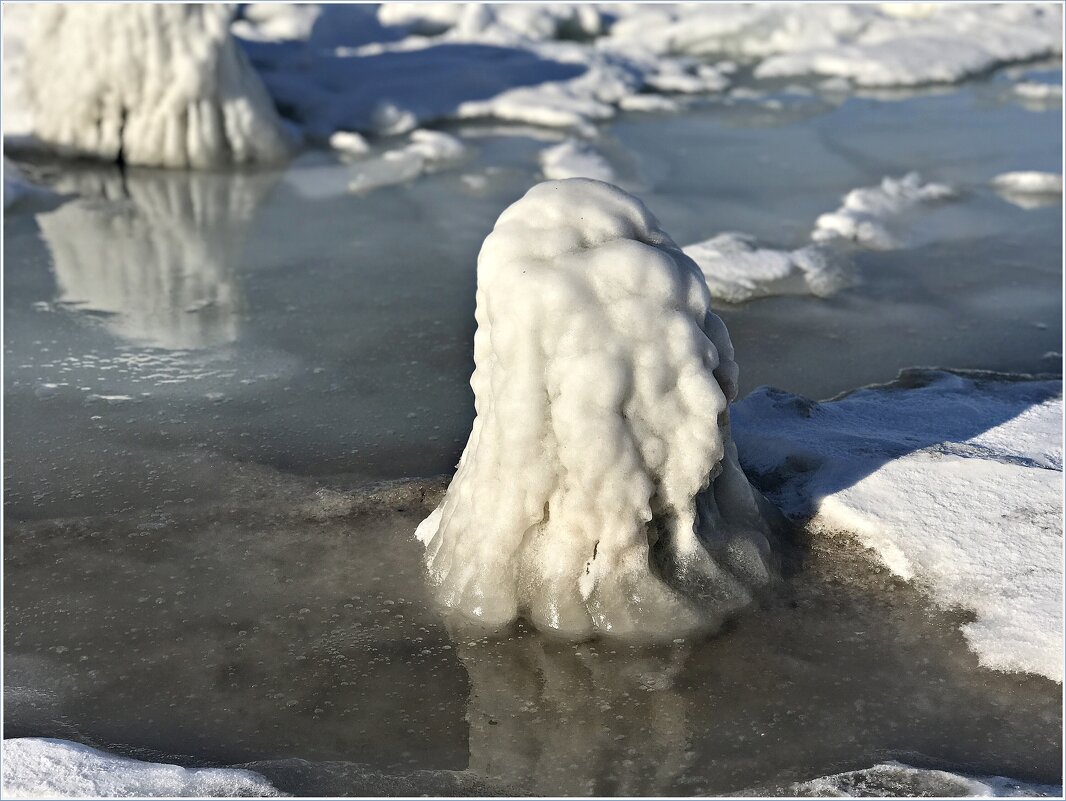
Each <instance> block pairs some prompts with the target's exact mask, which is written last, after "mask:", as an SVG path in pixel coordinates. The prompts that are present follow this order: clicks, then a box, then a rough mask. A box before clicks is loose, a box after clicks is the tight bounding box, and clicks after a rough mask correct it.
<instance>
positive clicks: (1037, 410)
mask: <svg viewBox="0 0 1066 801" xmlns="http://www.w3.org/2000/svg"><path fill="white" fill-rule="evenodd" d="M1061 388H1062V384H1061V381H1034V380H1028V381H1025V380H994V379H993V378H988V377H980V376H978V377H966V376H961V375H955V374H950V373H944V372H937V371H912V372H909V373H905V374H904V376H903V378H902V379H901V380H900V381H899V382H897V383H895V384H889V385H885V386H881V387H871V388H867V389H862V390H859V391H857V392H853V393H851V394H849V395H847V396H845V397H843V398H841V399H839V400H835V401H830V402H824V403H815V402H813V401H809V400H807V399H805V398H801V397H798V396H794V395H789V394H787V393H783V392H780V391H777V390H773V389H769V388H763V389H759V390H756V391H755V392H753V393H752V394H751V395H749V396H748V397H747V398H745V399H744V400H743V401H742V402H741V403H739V404H737V405H735V406H734V434H735V437H736V441H737V444H738V446H739V448H740V452H741V454H742V456H743V459H742V461H743V464H744V467H745V470H747V471H748V474H749V475H759V476H763V477H764V478H766V480H767V481H769V482H770V483H772V484H773V485H774V489H773V490H772V491H770V492H769V496H770V497H771V499H772V500H774V501H775V502H776V503H777V504H778V505H779V506H780V507H781V508H782V509H783V510H784V511H785V512H786V513H787V514H789V515H790V516H792V517H795V518H798V519H812V520H813V521H814V523H815V524H816V525H822V526H825V527H828V528H831V529H835V530H843V531H848V532H851V533H852V534H853V535H854V536H855V537H856V538H857V539H858V540H859V542H861V543H862V544H863V545H864V546H866V547H868V548H870V549H872V550H873V551H874V552H875V553H876V554H877V555H878V556H879V557H880V559H881V560H882V561H883V562H884V564H885V565H887V566H888V567H889V568H890V569H891V570H892V571H893V572H894V573H896V574H897V575H899V576H901V577H902V578H904V579H908V580H914V581H916V582H918V583H919V584H921V585H922V586H923V587H925V588H926V589H927V590H928V591H929V593H930V594H931V596H932V598H933V599H934V601H935V602H936V603H937V604H939V605H940V606H942V607H943V608H946V609H950V608H955V607H961V608H964V609H968V610H971V611H972V612H973V613H974V614H975V618H976V619H975V620H974V621H973V622H971V623H966V624H965V625H963V626H962V631H963V634H964V635H965V637H966V639H967V641H968V643H969V644H970V646H971V648H972V649H973V650H974V651H975V652H976V654H977V656H978V659H979V661H980V663H981V664H982V665H985V666H987V667H990V668H993V669H997V670H1003V671H1024V672H1031V673H1037V674H1040V675H1043V676H1047V677H1048V678H1051V679H1053V680H1055V681H1059V682H1061V681H1062V673H1063V613H1062V604H1063V595H1062V592H1063V570H1062V555H1063V551H1062V547H1063V531H1062V513H1063V503H1062V480H1063V476H1062V434H1061V425H1062V419H1063V404H1062V398H1061Z"/></svg>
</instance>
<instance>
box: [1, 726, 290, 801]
mask: <svg viewBox="0 0 1066 801" xmlns="http://www.w3.org/2000/svg"><path fill="white" fill-rule="evenodd" d="M0 762H2V767H3V782H2V784H3V795H4V798H171V797H178V798H205V797H206V798H218V797H232V796H242V797H256V798H263V797H277V796H280V795H282V793H281V792H279V791H278V790H277V789H276V788H275V787H274V786H273V785H272V784H271V783H270V782H268V781H267V780H266V779H265V778H264V777H262V776H260V775H259V774H258V773H253V772H252V771H250V770H238V769H235V768H199V769H194V768H182V767H179V766H178V765H166V764H160V763H157V762H141V761H140V760H136V759H127V758H124V757H119V756H115V755H113V754H108V753H106V752H104V751H98V750H96V749H95V748H89V747H88V746H85V745H81V744H80V743H73V742H69V741H67V740H52V739H43V738H36V737H22V738H17V739H9V740H4V741H3V750H2V760H0Z"/></svg>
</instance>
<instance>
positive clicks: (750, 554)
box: [417, 178, 771, 638]
mask: <svg viewBox="0 0 1066 801" xmlns="http://www.w3.org/2000/svg"><path fill="white" fill-rule="evenodd" d="M476 319H477V333H476V334H475V337H474V362H475V369H474V373H473V376H472V378H471V386H472V387H473V390H474V404H475V409H476V412H477V416H476V419H475V420H474V424H473V430H472V431H471V433H470V439H469V441H468V442H467V444H466V448H465V449H464V451H463V455H462V458H461V459H460V461H459V465H458V469H457V472H456V474H455V476H454V478H453V479H452V482H451V484H450V486H449V488H448V491H447V494H446V495H445V498H444V500H443V501H442V502H441V504H440V506H438V508H437V509H436V510H435V511H434V512H433V513H432V514H431V515H430V516H429V517H428V518H426V520H424V521H423V522H422V524H421V525H420V526H419V527H418V531H417V536H418V538H419V539H420V540H421V541H422V542H423V543H425V545H426V563H427V567H428V572H429V577H430V580H431V582H432V583H433V584H434V585H435V586H436V590H437V593H438V597H439V600H440V602H441V603H442V604H443V606H444V607H446V608H447V609H448V610H450V611H451V612H452V613H454V617H455V618H456V619H459V620H465V621H476V622H477V623H479V624H481V625H484V626H486V627H489V628H499V627H502V626H505V625H507V624H508V623H510V622H512V621H514V620H515V619H516V618H518V617H523V618H525V619H527V620H528V621H529V622H531V623H532V624H533V625H535V626H536V627H538V628H540V629H544V630H551V631H556V632H559V633H562V634H565V635H567V636H575V637H582V636H590V635H594V634H607V635H620V636H636V637H652V638H659V637H673V636H677V635H678V634H683V633H685V632H689V631H693V630H696V629H706V628H714V627H715V626H717V625H718V624H720V623H721V621H722V620H723V619H724V618H725V617H727V616H728V615H730V614H731V613H734V612H736V611H737V610H739V609H740V608H742V607H744V606H746V605H747V604H748V603H750V601H751V600H752V598H753V593H754V592H755V591H756V590H758V589H759V588H760V587H762V586H764V585H766V584H767V583H768V581H769V580H770V576H771V551H770V546H769V540H768V536H769V533H770V523H769V520H770V514H771V512H770V511H769V507H768V505H767V503H766V501H765V500H763V499H762V497H761V496H760V495H759V494H758V493H757V492H756V491H755V490H754V489H753V488H752V487H751V486H750V485H749V484H748V481H747V479H746V478H745V476H744V474H743V472H741V469H740V466H739V464H738V461H737V453H736V447H735V446H734V444H733V440H732V437H731V435H730V428H729V403H730V402H731V401H732V400H733V399H734V397H735V395H736V387H737V365H736V363H735V361H734V358H733V346H732V344H731V342H730V340H729V334H728V332H727V331H726V328H725V325H724V324H723V323H722V321H721V319H720V318H719V317H718V316H717V315H715V314H714V313H713V312H712V311H711V309H710V293H709V292H708V289H707V284H706V282H705V280H704V278H703V275H702V273H701V272H700V270H699V268H698V267H697V266H696V264H695V262H693V261H692V259H690V258H689V257H688V256H686V255H685V254H684V253H683V252H682V251H681V249H680V248H679V247H678V246H677V245H676V244H675V243H674V242H673V240H671V239H670V237H669V236H668V235H667V234H666V233H665V232H664V231H663V230H662V229H661V228H660V227H659V224H658V222H657V221H656V219H655V217H654V216H652V214H651V213H650V212H649V211H648V210H647V209H646V208H645V206H644V205H643V203H641V202H640V200H638V199H637V198H635V197H633V196H632V195H629V194H627V193H626V192H624V191H622V190H620V189H618V188H617V187H614V186H611V185H610V184H606V183H602V182H600V181H594V180H589V179H583V178H574V179H569V180H563V181H549V182H545V183H541V184H539V185H537V186H534V187H533V188H532V189H530V190H529V191H528V192H527V193H526V195H525V196H524V197H523V198H521V199H520V200H518V201H517V202H516V203H514V204H513V205H511V206H510V207H509V208H508V209H506V210H505V211H504V212H503V214H501V215H500V218H499V220H497V222H496V226H495V228H494V229H493V231H492V233H491V234H490V235H489V236H488V238H487V239H486V240H485V242H484V244H483V246H482V249H481V253H480V255H479V257H478V268H477V310H476Z"/></svg>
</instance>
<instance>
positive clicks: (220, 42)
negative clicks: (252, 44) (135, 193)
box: [5, 3, 289, 168]
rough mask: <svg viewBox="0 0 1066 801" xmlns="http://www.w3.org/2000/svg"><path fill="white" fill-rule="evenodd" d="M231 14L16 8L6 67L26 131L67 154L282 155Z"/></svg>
mask: <svg viewBox="0 0 1066 801" xmlns="http://www.w3.org/2000/svg"><path fill="white" fill-rule="evenodd" d="M231 14H232V11H231V10H230V9H229V8H228V7H226V6H223V5H174V4H163V5H150V4H143V5H142V4H139V3H133V4H105V5H95V4H88V5H84V4H80V3H63V4H55V5H52V4H44V3H42V4H37V5H35V6H34V7H33V9H32V15H25V19H22V22H23V24H24V25H25V26H26V31H25V41H24V42H23V43H22V47H21V51H22V61H21V63H19V64H18V70H17V71H18V74H17V75H16V76H15V78H16V80H17V81H18V82H20V83H21V84H22V91H21V93H20V94H19V95H18V96H19V97H21V98H23V99H24V100H25V102H27V103H28V105H29V108H28V110H27V109H23V110H21V116H23V117H24V123H23V124H24V125H26V126H27V130H26V131H24V133H26V134H29V135H30V136H32V139H33V140H34V142H35V144H37V145H39V146H42V147H44V148H47V149H49V150H55V151H57V152H59V153H61V154H64V155H68V156H81V157H90V158H99V159H105V160H108V161H118V162H124V163H127V164H138V165H144V166H157V167H177V168H186V167H192V168H205V167H214V166H219V165H225V164H248V163H253V162H276V161H279V160H281V159H284V158H285V156H286V155H287V154H288V151H289V141H288V136H287V134H286V132H285V129H284V128H283V126H282V122H281V119H280V117H279V116H278V114H277V112H276V110H275V109H274V105H273V102H272V101H271V99H270V97H269V96H268V95H267V93H266V91H265V89H264V88H263V85H262V83H261V82H260V81H259V78H258V76H257V75H256V74H255V72H254V71H253V70H252V68H251V67H250V66H249V64H248V62H247V59H246V58H245V57H244V54H243V53H242V52H241V50H240V49H239V48H238V47H237V44H236V42H235V40H234V39H233V37H232V36H231V35H230V33H229V23H230V17H231ZM6 66H7V65H5V67H6ZM6 72H7V70H6V69H5V73H6ZM6 77H8V76H5V78H6Z"/></svg>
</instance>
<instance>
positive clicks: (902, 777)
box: [781, 762, 1062, 798]
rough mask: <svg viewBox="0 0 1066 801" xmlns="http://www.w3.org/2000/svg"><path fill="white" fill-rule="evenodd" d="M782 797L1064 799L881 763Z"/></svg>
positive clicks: (999, 782) (1002, 782)
mask: <svg viewBox="0 0 1066 801" xmlns="http://www.w3.org/2000/svg"><path fill="white" fill-rule="evenodd" d="M781 795H796V796H800V797H804V798H807V797H822V798H891V797H909V798H913V797H917V798H928V797H936V798H945V797H946V798H958V797H963V798H967V797H980V798H1022V797H1028V798H1033V797H1035V798H1056V797H1058V798H1061V797H1062V787H1061V786H1060V785H1049V784H1031V783H1029V782H1021V781H1017V780H1015V779H1008V778H1005V777H1003V776H966V775H963V774H959V773H950V772H948V771H944V770H929V769H926V768H915V767H911V766H910V765H904V764H902V763H901V762H882V763H881V764H879V765H874V766H873V767H871V768H866V769H864V770H851V771H848V772H847V773H835V774H833V775H831V776H822V777H821V778H818V779H811V780H810V781H805V782H797V783H795V784H793V785H792V786H791V787H790V788H789V789H788V791H787V792H785V793H781Z"/></svg>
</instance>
